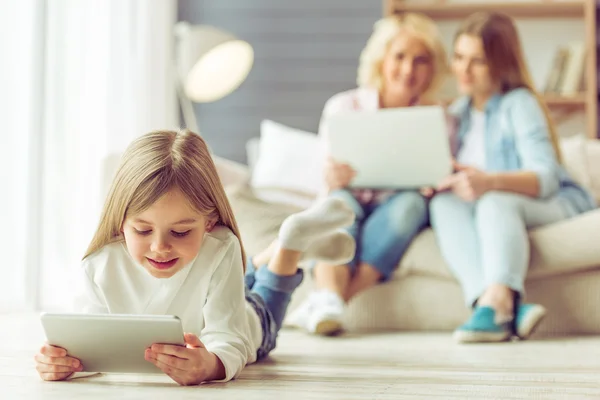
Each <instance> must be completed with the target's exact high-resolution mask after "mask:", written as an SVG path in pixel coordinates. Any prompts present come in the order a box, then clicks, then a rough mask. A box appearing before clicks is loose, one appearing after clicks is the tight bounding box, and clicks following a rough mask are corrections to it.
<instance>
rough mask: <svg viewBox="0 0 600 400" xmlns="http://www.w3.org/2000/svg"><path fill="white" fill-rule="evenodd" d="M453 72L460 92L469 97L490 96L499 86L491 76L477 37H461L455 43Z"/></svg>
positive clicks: (481, 44)
mask: <svg viewBox="0 0 600 400" xmlns="http://www.w3.org/2000/svg"><path fill="white" fill-rule="evenodd" d="M452 71H453V72H454V76H455V77H456V81H457V85H458V90H459V92H460V93H461V94H464V95H467V96H481V95H490V94H492V93H494V92H495V91H496V90H497V84H496V83H495V82H494V81H493V79H492V76H491V74H490V68H489V66H488V62H487V59H486V57H485V52H484V50H483V43H482V42H481V39H480V38H479V37H477V36H472V35H466V34H464V35H460V36H459V37H458V39H456V42H455V43H454V54H453V57H452Z"/></svg>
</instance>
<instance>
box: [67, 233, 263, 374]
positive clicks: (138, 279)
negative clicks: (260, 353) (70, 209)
mask: <svg viewBox="0 0 600 400" xmlns="http://www.w3.org/2000/svg"><path fill="white" fill-rule="evenodd" d="M81 272H82V276H81V278H82V279H81V281H80V285H79V288H78V290H77V291H76V293H77V295H76V298H75V303H74V306H75V311H77V312H86V313H110V314H155V315H176V316H178V317H179V318H180V319H181V322H182V325H183V329H184V332H190V333H194V334H196V335H198V336H199V337H200V340H201V341H202V343H203V344H204V345H205V346H206V349H207V350H208V351H210V352H212V353H214V354H215V355H217V356H218V357H219V358H220V359H221V361H222V362H223V365H224V366H225V372H226V377H225V379H224V380H225V381H228V380H230V379H233V378H235V377H237V375H238V374H239V373H240V372H241V371H242V369H243V368H244V366H245V365H246V364H249V363H253V362H255V361H256V351H257V349H258V348H259V346H260V344H261V341H262V337H263V333H262V327H261V324H260V320H259V318H258V315H257V314H256V312H255V311H254V309H253V308H252V307H251V306H250V305H249V304H248V303H247V302H246V300H245V297H244V279H243V271H242V257H241V252H240V243H239V241H238V239H237V237H236V236H235V235H234V234H233V233H232V232H231V231H230V230H229V229H227V228H224V227H218V228H215V229H213V231H212V232H210V233H206V234H205V236H204V242H203V243H202V246H201V248H200V251H199V252H198V255H197V256H196V258H195V259H194V260H193V261H192V262H191V263H190V264H189V265H187V266H186V267H184V268H183V269H182V270H180V271H179V272H177V273H176V274H175V275H173V276H172V277H170V278H167V279H159V278H155V277H153V276H152V275H150V274H149V273H148V272H147V271H146V270H145V269H144V267H142V266H141V265H139V264H138V263H137V262H136V261H134V259H133V258H132V257H131V256H130V254H129V252H128V251H127V248H126V246H125V243H124V242H118V243H112V244H109V245H107V246H105V247H104V248H102V249H100V250H98V251H97V252H95V253H94V254H92V255H90V256H89V257H87V258H86V259H85V260H84V261H83V268H82V269H81Z"/></svg>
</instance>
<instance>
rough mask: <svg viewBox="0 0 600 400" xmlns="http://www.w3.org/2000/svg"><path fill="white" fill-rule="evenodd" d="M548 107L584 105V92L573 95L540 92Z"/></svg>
mask: <svg viewBox="0 0 600 400" xmlns="http://www.w3.org/2000/svg"><path fill="white" fill-rule="evenodd" d="M542 96H543V99H544V100H545V101H546V104H547V105H548V107H585V102H586V99H585V93H581V94H576V95H573V96H560V95H554V94H542Z"/></svg>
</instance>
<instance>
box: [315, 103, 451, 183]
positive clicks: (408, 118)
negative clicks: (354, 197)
mask: <svg viewBox="0 0 600 400" xmlns="http://www.w3.org/2000/svg"><path fill="white" fill-rule="evenodd" d="M326 123H327V132H328V134H327V138H326V140H327V142H328V143H327V146H328V149H329V154H330V155H331V157H332V158H333V159H334V160H336V161H337V162H342V163H347V164H350V166H351V167H352V168H354V169H355V170H356V172H357V175H356V177H355V178H354V180H353V181H352V182H351V187H353V188H374V189H375V188H378V189H412V188H420V187H424V186H434V187H435V186H436V185H437V184H438V183H439V182H440V181H441V180H442V179H443V178H444V177H446V176H447V175H449V174H450V173H452V155H451V152H450V145H449V141H448V127H447V123H446V117H445V114H444V110H443V108H442V107H441V106H418V107H403V108H393V109H392V108H390V109H382V110H378V111H372V112H352V113H344V114H335V115H332V116H330V117H329V118H328V119H327V122H326Z"/></svg>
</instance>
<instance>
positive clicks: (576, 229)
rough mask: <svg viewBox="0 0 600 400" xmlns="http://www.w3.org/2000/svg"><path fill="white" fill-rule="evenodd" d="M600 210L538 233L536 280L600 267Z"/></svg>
mask: <svg viewBox="0 0 600 400" xmlns="http://www.w3.org/2000/svg"><path fill="white" fill-rule="evenodd" d="M599 233H600V209H596V210H593V211H589V212H586V213H584V214H581V215H578V216H577V217H574V218H569V219H567V220H565V221H561V222H558V223H555V224H551V225H547V226H543V227H541V228H538V229H534V230H532V231H531V233H530V238H531V264H530V265H531V269H530V273H531V275H532V276H535V277H542V276H549V275H555V274H560V273H571V272H574V271H577V270H584V269H588V268H598V267H599V266H600V244H599V243H600V242H599V237H600V235H599Z"/></svg>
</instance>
